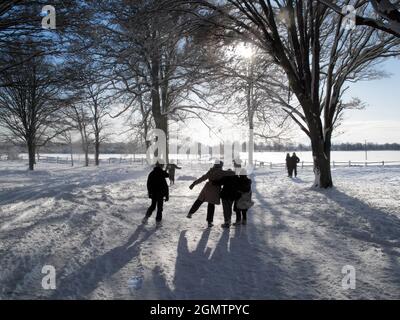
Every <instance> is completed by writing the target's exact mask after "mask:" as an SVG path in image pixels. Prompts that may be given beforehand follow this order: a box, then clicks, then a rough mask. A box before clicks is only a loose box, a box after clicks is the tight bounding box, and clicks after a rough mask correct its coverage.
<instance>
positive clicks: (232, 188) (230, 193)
mask: <svg viewBox="0 0 400 320" xmlns="http://www.w3.org/2000/svg"><path fill="white" fill-rule="evenodd" d="M215 184H218V185H221V186H222V190H221V199H222V208H223V210H224V224H222V225H221V227H222V228H229V227H230V226H231V220H232V206H233V204H234V202H235V201H236V200H237V199H239V198H240V193H239V177H238V176H237V175H235V173H234V172H233V171H232V170H228V171H227V176H225V177H223V178H222V179H220V180H219V181H216V182H215Z"/></svg>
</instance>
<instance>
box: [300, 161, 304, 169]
mask: <svg viewBox="0 0 400 320" xmlns="http://www.w3.org/2000/svg"><path fill="white" fill-rule="evenodd" d="M301 168H302V169H304V161H302V163H301Z"/></svg>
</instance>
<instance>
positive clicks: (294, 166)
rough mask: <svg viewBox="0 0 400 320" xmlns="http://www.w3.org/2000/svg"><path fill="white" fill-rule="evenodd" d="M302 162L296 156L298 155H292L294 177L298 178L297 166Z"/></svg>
mask: <svg viewBox="0 0 400 320" xmlns="http://www.w3.org/2000/svg"><path fill="white" fill-rule="evenodd" d="M299 162H300V158H299V157H298V156H297V155H296V153H293V155H292V166H293V171H294V176H295V177H296V178H297V164H298V163H299Z"/></svg>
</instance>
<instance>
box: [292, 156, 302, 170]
mask: <svg viewBox="0 0 400 320" xmlns="http://www.w3.org/2000/svg"><path fill="white" fill-rule="evenodd" d="M291 162H292V167H293V168H295V167H297V164H298V163H299V162H300V158H299V157H297V156H292V157H291Z"/></svg>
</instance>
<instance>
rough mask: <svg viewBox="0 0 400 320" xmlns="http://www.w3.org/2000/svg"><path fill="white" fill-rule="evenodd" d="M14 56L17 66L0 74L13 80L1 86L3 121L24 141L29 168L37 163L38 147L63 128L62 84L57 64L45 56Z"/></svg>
mask: <svg viewBox="0 0 400 320" xmlns="http://www.w3.org/2000/svg"><path fill="white" fill-rule="evenodd" d="M21 59H24V58H23V57H20V56H13V61H15V62H16V63H15V67H14V68H12V69H10V70H8V71H6V72H4V71H3V72H2V73H1V74H0V78H1V79H2V81H5V82H7V83H12V85H11V86H7V87H2V88H0V124H1V125H2V126H3V127H4V128H5V129H6V130H7V131H8V132H9V134H10V135H12V136H13V137H15V140H16V141H20V142H24V143H25V144H26V146H27V149H28V154H29V169H30V170H33V169H34V165H35V151H36V150H37V148H38V147H40V146H42V145H45V144H46V143H47V142H48V141H50V140H51V139H53V138H54V137H56V136H57V135H59V134H60V133H61V132H63V128H62V120H61V118H60V117H59V115H60V114H59V108H60V107H59V101H60V94H61V87H62V86H61V85H60V83H59V79H58V76H59V71H58V67H57V65H56V64H54V63H51V62H50V61H48V60H47V59H45V58H44V57H40V56H39V57H35V58H32V59H30V60H29V61H23V62H21V61H20V60H21Z"/></svg>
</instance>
